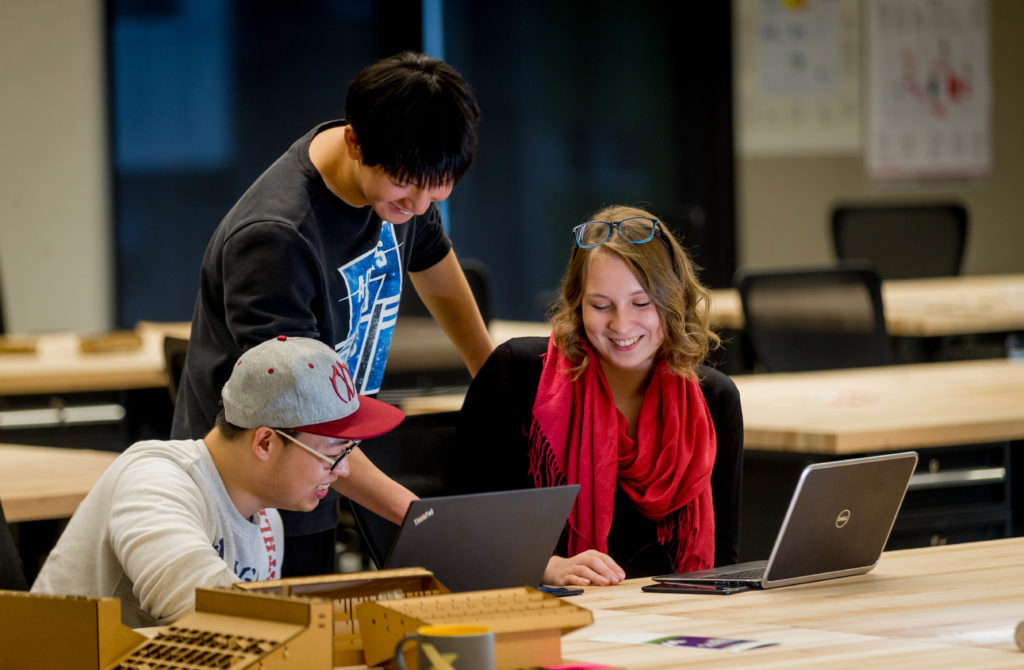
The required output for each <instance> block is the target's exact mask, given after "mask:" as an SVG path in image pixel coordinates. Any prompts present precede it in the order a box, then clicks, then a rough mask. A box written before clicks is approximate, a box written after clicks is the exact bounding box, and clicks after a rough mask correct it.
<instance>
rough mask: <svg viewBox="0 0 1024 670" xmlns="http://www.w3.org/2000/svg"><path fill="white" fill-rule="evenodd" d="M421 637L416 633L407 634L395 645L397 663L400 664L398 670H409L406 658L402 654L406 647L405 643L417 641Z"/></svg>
mask: <svg viewBox="0 0 1024 670" xmlns="http://www.w3.org/2000/svg"><path fill="white" fill-rule="evenodd" d="M418 637H419V635H417V634H416V633H406V634H405V635H403V636H402V639H401V640H399V641H398V643H397V644H396V645H395V663H397V664H398V670H409V668H408V666H406V664H405V658H404V657H403V654H402V648H403V647H405V643H406V642H408V641H409V640H415V639H416V638H418Z"/></svg>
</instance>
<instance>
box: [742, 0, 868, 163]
mask: <svg viewBox="0 0 1024 670" xmlns="http://www.w3.org/2000/svg"><path fill="white" fill-rule="evenodd" d="M735 8H736V11H735V15H734V16H735V19H734V20H735V28H734V33H735V35H736V43H737V47H738V49H737V58H736V65H735V71H736V72H735V77H734V81H735V82H736V99H737V101H738V103H739V104H738V105H737V106H736V109H737V116H736V141H737V148H738V150H739V153H740V154H741V155H745V156H757V155H767V154H790V155H791V154H822V153H828V154H836V153H840V154H842V153H858V152H860V151H861V132H860V125H861V120H860V118H861V113H860V108H861V102H860V62H861V55H860V5H859V0H739V2H737V3H736V5H735Z"/></svg>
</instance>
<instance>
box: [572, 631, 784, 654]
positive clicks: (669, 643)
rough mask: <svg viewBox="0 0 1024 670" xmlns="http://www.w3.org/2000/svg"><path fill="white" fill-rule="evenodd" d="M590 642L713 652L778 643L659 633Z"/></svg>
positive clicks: (628, 634)
mask: <svg viewBox="0 0 1024 670" xmlns="http://www.w3.org/2000/svg"><path fill="white" fill-rule="evenodd" d="M590 640H591V641H592V642H618V643H620V644H656V645H660V646H662V647H693V648H696V649H709V650H714V651H731V652H740V651H748V650H750V649H757V648H759V647H771V646H773V645H776V644H778V642H765V641H763V640H735V639H730V638H725V637H700V636H694V635H663V634H660V633H643V632H639V631H636V632H622V633H609V634H608V635H599V636H598V637H592V638H590Z"/></svg>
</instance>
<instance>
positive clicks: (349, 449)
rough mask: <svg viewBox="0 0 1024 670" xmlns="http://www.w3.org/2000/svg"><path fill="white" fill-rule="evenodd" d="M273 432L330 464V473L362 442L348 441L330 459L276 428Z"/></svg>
mask: <svg viewBox="0 0 1024 670" xmlns="http://www.w3.org/2000/svg"><path fill="white" fill-rule="evenodd" d="M274 432H275V433H277V434H278V435H280V436H281V437H286V438H288V439H289V440H291V441H292V442H294V443H295V444H297V445H299V446H300V447H302V448H303V449H305V450H306V451H308V452H309V453H311V454H313V455H314V456H316V457H317V458H319V459H320V460H321V461H323V462H324V463H330V465H331V471H332V472H333V471H334V468H336V467H338V464H339V463H341V461H342V459H344V458H345V457H346V456H348V455H349V454H351V453H352V450H353V449H355V448H356V447H358V446H359V444H360V443H361V442H362V440H349V441H348V446H347V447H345V448H344V449H343V450H342V452H341V453H340V454H338V457H337V458H331V457H330V456H325V455H324V454H321V453H320V452H319V451H317V450H316V449H314V448H313V447H310V446H307V445H305V444H303V443H302V442H299V441H298V440H297V439H295V438H294V437H292V436H291V435H289V434H288V433H285V432H284V431H280V430H278V429H277V428H275V429H274Z"/></svg>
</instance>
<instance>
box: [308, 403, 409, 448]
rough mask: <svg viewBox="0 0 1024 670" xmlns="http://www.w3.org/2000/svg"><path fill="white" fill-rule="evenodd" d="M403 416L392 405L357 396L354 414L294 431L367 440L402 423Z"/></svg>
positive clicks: (400, 411)
mask: <svg viewBox="0 0 1024 670" xmlns="http://www.w3.org/2000/svg"><path fill="white" fill-rule="evenodd" d="M404 418H405V414H404V413H403V412H402V410H400V409H398V408H397V407H395V406H394V405H389V404H387V403H386V402H381V401H380V400H376V399H375V398H367V397H366V396H364V395H361V396H359V409H357V410H356V411H355V413H354V414H351V415H349V416H346V417H345V418H344V419H338V420H336V421H326V422H324V423H316V424H313V425H312V426H296V427H295V430H301V431H302V432H304V433H312V434H314V435H323V436H324V437H340V438H342V439H346V440H368V439H370V438H371V437H377V436H379V435H383V434H384V433H387V432H388V431H391V430H394V429H395V427H396V426H397V425H398V424H400V423H402V420H403V419H404Z"/></svg>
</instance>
